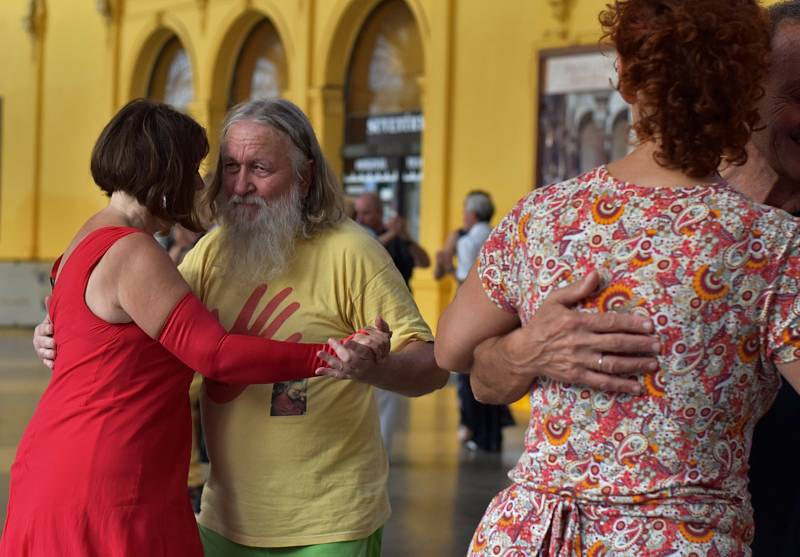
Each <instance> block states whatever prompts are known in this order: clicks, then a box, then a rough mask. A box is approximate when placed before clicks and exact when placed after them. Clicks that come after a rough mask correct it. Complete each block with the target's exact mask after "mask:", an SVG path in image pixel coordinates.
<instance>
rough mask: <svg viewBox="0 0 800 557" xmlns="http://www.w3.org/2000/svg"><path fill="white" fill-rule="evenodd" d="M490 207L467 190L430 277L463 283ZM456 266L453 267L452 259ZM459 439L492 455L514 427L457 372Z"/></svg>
mask: <svg viewBox="0 0 800 557" xmlns="http://www.w3.org/2000/svg"><path fill="white" fill-rule="evenodd" d="M492 216H494V204H493V203H492V198H491V197H490V196H489V194H488V193H486V192H484V191H480V190H475V191H471V192H469V193H468V194H467V197H466V199H465V200H464V212H463V224H462V227H461V228H459V229H458V230H454V231H453V232H452V233H451V234H450V235H449V236H448V237H447V241H446V243H445V246H444V248H443V249H441V250H440V251H438V252H437V253H436V267H435V270H434V277H435V278H436V279H441V278H443V277H445V276H446V275H448V274H451V273H452V274H453V275H454V276H455V278H456V280H457V281H458V283H459V284H461V283H462V282H464V280H466V278H467V275H468V274H469V270H470V269H471V268H472V264H473V263H474V262H475V260H476V259H477V257H478V253H479V252H480V249H481V246H483V243H484V242H485V241H486V238H488V237H489V234H490V233H491V232H492V226H491V224H490V223H491V221H492ZM454 257H455V258H456V263H455V264H453V258H454ZM456 381H457V382H458V387H457V392H458V405H459V423H460V426H459V433H458V436H459V439H460V440H461V441H462V442H463V443H464V445H465V446H466V447H467V448H468V449H470V450H477V449H481V450H484V451H489V452H494V451H499V450H501V448H502V446H503V428H504V427H506V426H510V425H514V418H513V417H512V416H511V412H510V411H509V409H508V406H506V405H505V404H498V405H494V404H482V403H480V402H478V401H477V400H475V396H474V395H473V394H472V387H470V384H469V375H467V374H463V373H459V374H458V375H457V377H456Z"/></svg>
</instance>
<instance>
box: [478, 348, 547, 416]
mask: <svg viewBox="0 0 800 557" xmlns="http://www.w3.org/2000/svg"><path fill="white" fill-rule="evenodd" d="M507 339H508V335H504V336H499V337H492V338H488V339H486V340H485V341H483V342H482V343H480V344H479V345H478V347H477V348H475V352H474V354H473V356H474V360H473V363H472V368H471V370H470V384H471V385H472V392H473V393H474V395H475V398H476V399H477V400H478V401H480V402H483V403H484V404H510V403H512V402H514V401H516V400H519V399H520V397H522V396H523V395H524V394H525V393H526V392H528V391H529V390H530V387H531V383H532V379H531V377H529V376H525V375H519V374H516V373H514V372H513V371H512V370H513V369H515V366H514V364H513V363H512V362H510V361H508V359H507V358H506V357H505V356H506V355H507V354H508V353H509V348H508V346H507Z"/></svg>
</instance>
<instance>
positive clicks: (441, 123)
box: [0, 0, 605, 324]
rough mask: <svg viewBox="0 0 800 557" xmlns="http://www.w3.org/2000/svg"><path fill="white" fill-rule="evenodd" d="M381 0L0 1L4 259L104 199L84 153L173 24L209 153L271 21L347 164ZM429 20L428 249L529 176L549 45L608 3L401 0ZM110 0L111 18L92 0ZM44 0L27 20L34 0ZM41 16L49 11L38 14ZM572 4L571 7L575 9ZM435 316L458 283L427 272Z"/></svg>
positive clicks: (305, 97) (330, 148)
mask: <svg viewBox="0 0 800 557" xmlns="http://www.w3.org/2000/svg"><path fill="white" fill-rule="evenodd" d="M378 2H379V0H295V1H291V2H289V1H286V0H136V1H133V0H113V1H111V0H109V1H108V2H103V1H100V2H91V1H84V0H57V1H56V0H36V1H35V2H33V3H31V2H30V1H29V0H5V1H4V2H2V3H0V72H1V73H0V96H2V98H3V128H2V174H0V196H1V197H0V260H47V259H51V258H53V257H55V256H56V255H57V254H58V253H59V252H60V251H61V250H62V249H63V248H64V246H65V244H66V242H67V241H68V239H69V238H70V237H71V236H72V234H73V233H74V231H75V230H76V228H77V227H78V226H79V225H80V223H81V222H82V221H83V220H84V219H85V218H86V217H87V216H88V215H90V214H91V213H92V212H93V211H96V210H97V209H98V208H99V207H101V206H102V205H103V203H104V198H103V196H102V195H101V194H100V193H99V191H98V190H97V188H96V187H95V186H94V184H93V183H92V181H91V177H90V175H89V172H88V162H89V155H90V151H91V148H92V145H93V143H94V140H95V138H96V137H97V134H98V133H99V131H100V129H101V128H102V126H103V124H104V123H105V122H106V121H107V120H108V119H109V118H110V116H111V115H112V114H113V113H114V111H115V110H116V109H117V108H119V107H120V106H121V105H122V104H123V103H124V102H126V101H127V100H129V99H131V98H133V97H136V96H141V95H143V94H144V92H145V87H146V84H147V80H148V77H149V72H150V68H151V66H152V64H153V62H154V59H155V56H156V54H157V53H158V50H159V48H160V47H161V45H163V42H164V41H165V39H166V38H167V37H168V36H169V34H170V33H175V34H177V35H178V37H179V38H180V40H181V41H182V43H183V45H184V47H185V48H186V50H187V53H188V55H189V58H190V60H191V63H192V70H193V74H194V75H193V78H194V86H195V97H194V101H193V102H192V104H191V105H190V107H189V110H190V112H191V113H192V115H193V116H195V117H196V118H197V119H198V120H199V121H200V122H201V123H203V124H204V125H206V126H208V127H209V129H210V132H211V136H212V149H213V148H214V146H215V145H216V141H215V138H214V136H215V134H216V129H217V127H218V125H219V123H220V121H221V119H222V117H223V115H224V112H225V107H226V98H227V84H228V80H229V79H230V76H231V73H232V70H233V64H234V61H235V57H236V54H237V52H238V48H239V46H240V45H241V42H242V41H243V39H244V36H245V34H246V32H247V31H248V30H249V28H250V26H251V25H252V24H253V23H254V22H255V21H256V20H257V19H258V18H260V17H263V16H267V17H269V18H270V19H271V20H272V22H273V24H274V25H275V27H276V29H277V30H278V32H279V33H280V35H281V37H282V39H283V41H284V46H285V50H286V56H287V61H288V66H289V88H288V90H287V92H286V96H287V97H288V98H289V99H290V100H292V101H294V102H296V103H297V104H298V105H300V106H301V107H302V108H303V109H304V110H305V111H306V112H307V113H308V114H309V116H310V118H311V120H312V122H313V123H314V126H315V128H316V129H317V132H318V134H319V137H320V141H321V143H322V145H323V148H324V149H325V150H326V153H327V154H328V157H329V158H330V160H331V162H332V163H333V164H334V167H335V168H336V169H337V170H340V169H341V160H340V156H339V152H340V148H341V144H342V137H343V122H344V113H343V96H342V91H343V85H344V83H343V81H344V76H345V74H346V68H347V63H348V60H349V54H350V50H351V48H352V45H353V43H354V42H355V39H356V36H357V34H358V31H359V28H360V26H361V24H362V23H363V22H364V20H365V18H366V17H367V15H368V14H369V12H370V10H371V9H372V8H374V7H375V6H376V5H377V4H378ZM406 2H407V4H408V6H409V8H410V9H411V11H412V13H413V14H414V16H415V18H416V20H417V23H418V25H419V27H420V36H421V40H422V42H423V50H424V58H425V77H424V78H423V80H422V83H421V85H422V90H423V112H424V115H425V132H424V135H423V147H422V149H423V153H422V154H423V159H424V161H425V162H424V164H425V170H424V179H423V183H422V188H421V189H422V194H421V195H422V200H421V206H422V215H421V231H420V235H421V243H422V244H423V246H424V247H425V248H426V249H427V250H428V251H429V252H430V253H431V254H433V253H434V252H435V251H436V250H437V249H438V248H439V247H440V246H441V244H442V242H443V240H444V238H445V237H446V235H447V233H448V231H449V230H451V229H453V228H455V227H457V226H459V225H460V219H461V202H462V200H463V198H464V195H465V194H466V192H467V191H469V190H471V189H475V188H483V189H486V190H489V191H490V192H491V193H492V195H493V196H494V198H495V201H496V204H497V208H498V213H497V215H498V217H499V216H501V215H502V214H503V213H505V212H506V211H507V210H508V209H509V208H510V207H511V206H512V204H513V203H514V202H515V201H516V200H517V199H518V198H519V197H521V196H522V195H523V194H525V193H526V192H527V191H529V189H530V187H531V185H532V184H533V181H534V178H533V177H534V164H535V161H534V152H535V147H536V145H535V130H536V106H537V79H538V52H539V50H540V49H543V48H555V47H563V46H571V45H586V44H590V45H591V44H596V42H597V39H598V37H599V25H598V23H597V14H598V12H599V11H600V9H602V7H603V6H604V4H605V0H563V2H562V4H564V6H565V7H566V8H567V9H566V10H565V11H563V12H561V17H558V14H557V10H556V9H555V8H554V7H553V6H552V2H551V1H549V0H502V1H496V2H489V1H487V0H406ZM105 3H107V4H108V5H110V6H111V7H112V12H113V13H112V14H111V16H110V17H106V16H104V15H103V14H101V13H99V11H98V8H97V6H100V5H103V4H105ZM31 5H34V6H36V5H38V6H39V7H44V8H45V9H44V12H45V15H44V17H43V18H42V20H43V21H42V22H41V23H42V24H40V25H39V28H38V30H36V31H34V32H28V31H25V30H23V28H22V25H21V24H20V21H21V20H22V18H23V16H25V15H26V14H27V13H28V10H29V6H31ZM40 13H41V12H40ZM565 14H566V15H565ZM413 287H414V291H415V295H416V297H417V300H418V302H419V304H420V307H421V308H422V310H423V313H424V314H425V316H426V318H427V319H428V320H429V322H431V324H435V322H436V319H437V318H438V314H439V312H440V310H441V308H442V307H443V306H444V305H445V304H446V303H447V302H448V301H449V299H450V296H451V295H452V290H453V284H452V282H444V283H436V282H435V281H434V280H433V279H432V275H431V273H430V272H429V271H428V272H426V271H417V273H416V275H415V279H414V283H413Z"/></svg>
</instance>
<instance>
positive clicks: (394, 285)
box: [180, 220, 433, 547]
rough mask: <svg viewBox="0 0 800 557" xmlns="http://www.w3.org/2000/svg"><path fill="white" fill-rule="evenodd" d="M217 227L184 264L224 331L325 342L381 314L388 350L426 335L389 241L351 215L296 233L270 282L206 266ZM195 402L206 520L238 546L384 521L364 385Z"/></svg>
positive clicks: (296, 541) (328, 382)
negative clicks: (205, 456) (202, 443)
mask: <svg viewBox="0 0 800 557" xmlns="http://www.w3.org/2000/svg"><path fill="white" fill-rule="evenodd" d="M218 237H219V231H218V230H217V231H214V232H211V233H210V234H208V235H206V236H205V237H204V238H203V239H202V240H201V241H200V242H199V243H198V244H197V246H196V247H195V248H194V249H192V251H190V252H189V254H188V255H187V256H186V258H185V259H184V260H183V263H182V264H181V266H180V270H181V273H182V274H183V276H184V277H185V278H186V280H187V281H188V282H189V284H190V285H191V286H192V289H193V290H194V291H195V292H196V293H197V294H198V295H199V296H200V298H201V299H202V300H203V302H204V303H205V305H206V307H208V308H210V309H212V310H218V311H219V319H220V322H221V323H222V325H223V326H224V327H225V328H226V329H228V330H231V329H232V328H233V330H235V331H236V332H249V333H250V334H261V335H262V336H268V337H271V338H275V339H278V340H287V339H292V340H298V335H302V338H301V339H299V340H301V341H302V342H325V341H327V339H328V338H330V337H334V338H342V337H345V336H347V335H349V334H350V333H352V332H353V331H355V330H357V329H358V328H360V327H362V326H365V325H369V324H371V323H372V321H373V319H374V318H375V316H377V315H381V316H383V317H384V319H385V320H386V321H387V322H388V323H389V325H390V326H391V328H392V330H393V332H394V334H393V336H392V349H393V350H397V349H399V348H402V347H403V346H405V345H406V344H407V343H408V342H410V341H412V340H421V341H426V342H429V341H432V340H433V337H432V335H431V332H430V329H429V327H428V326H427V325H426V324H425V322H424V321H423V319H422V317H421V316H420V314H419V310H418V309H417V306H416V304H415V303H414V301H413V299H412V298H411V295H410V293H409V291H408V288H407V287H406V285H405V283H404V282H403V279H402V277H401V276H400V273H399V272H398V271H397V269H396V268H395V267H394V265H393V264H392V260H391V259H390V257H389V255H388V253H387V252H386V250H384V249H383V247H382V246H381V245H380V244H378V243H377V242H376V241H375V240H373V239H372V238H370V237H369V235H368V234H366V233H365V232H364V231H363V230H362V229H361V228H360V227H359V226H358V225H357V224H355V223H353V222H352V221H350V220H348V221H346V222H344V223H342V224H341V225H339V226H337V227H336V228H335V229H333V230H329V231H327V232H324V233H323V234H321V235H320V236H318V237H317V238H314V239H312V240H301V241H298V243H297V248H296V253H295V256H294V257H293V260H292V263H291V266H290V268H289V270H288V272H287V273H286V274H285V275H284V276H282V277H280V278H279V279H276V280H274V281H273V282H271V283H270V284H265V283H264V282H263V280H261V279H260V278H259V277H257V276H254V277H253V278H252V280H242V281H240V282H238V283H233V284H232V283H230V282H225V281H224V280H223V277H222V276H221V273H220V272H219V268H215V265H214V263H215V260H216V254H217V250H218V249H219V242H218ZM262 314H263V316H262ZM259 317H262V318H261V319H259ZM259 321H260V322H259ZM256 329H257V330H256ZM201 403H202V414H203V432H204V433H205V436H206V444H207V448H208V453H209V458H210V460H211V468H210V474H209V479H208V483H207V485H206V488H205V491H204V492H203V502H202V511H201V515H200V519H199V521H200V524H202V525H203V526H205V527H207V528H210V529H211V530H214V531H215V532H217V533H219V534H221V535H223V536H225V537H226V538H228V539H229V540H231V541H234V542H237V543H240V544H244V545H250V546H256V547H287V546H295V545H310V544H318V543H330V542H336V541H345V540H354V539H359V538H363V537H366V536H368V535H370V534H371V533H372V532H374V531H375V530H376V529H377V528H379V527H380V526H381V525H382V524H383V523H384V522H385V521H386V520H387V519H388V517H389V513H390V511H389V500H388V497H387V494H386V479H387V476H388V463H387V461H386V455H385V453H384V451H383V445H382V443H381V436H380V430H379V424H378V414H377V408H376V404H375V399H374V396H373V393H372V388H371V387H370V386H368V385H365V384H363V383H358V382H355V381H340V380H335V379H329V378H314V379H310V380H307V381H306V382H301V383H297V382H295V383H282V384H276V385H274V386H273V385H251V386H249V387H247V388H246V389H245V390H244V391H243V392H242V393H241V394H240V395H239V396H238V397H237V398H235V399H234V400H233V401H231V402H228V403H224V404H217V403H215V402H214V401H212V400H210V398H209V397H208V395H207V393H205V392H204V393H203V395H202V397H201Z"/></svg>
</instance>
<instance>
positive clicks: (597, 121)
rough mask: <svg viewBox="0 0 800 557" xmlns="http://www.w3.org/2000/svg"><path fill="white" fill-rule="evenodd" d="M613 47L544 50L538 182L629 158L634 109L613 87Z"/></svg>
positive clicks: (539, 183)
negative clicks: (631, 120)
mask: <svg viewBox="0 0 800 557" xmlns="http://www.w3.org/2000/svg"><path fill="white" fill-rule="evenodd" d="M615 57H616V55H615V53H614V51H608V50H598V49H586V48H579V49H568V50H550V51H542V53H541V54H540V66H539V67H540V74H539V75H540V79H539V91H540V93H539V119H538V124H539V129H538V133H537V135H538V141H537V145H538V153H537V157H536V160H537V169H536V186H537V187H539V186H543V185H547V184H552V183H554V182H560V181H562V180H565V179H567V178H571V177H573V176H577V175H578V174H581V173H583V172H585V171H587V170H590V169H592V168H594V167H596V166H599V165H601V164H605V163H607V162H610V161H612V160H614V159H618V158H620V157H622V156H624V155H625V154H626V153H627V152H628V150H629V149H630V142H629V134H630V111H629V110H628V105H627V104H626V103H625V101H624V100H623V99H622V96H621V95H620V94H619V92H618V91H617V90H616V89H615V88H614V84H615V83H616V82H617V77H616V70H615V68H614V60H615Z"/></svg>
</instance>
